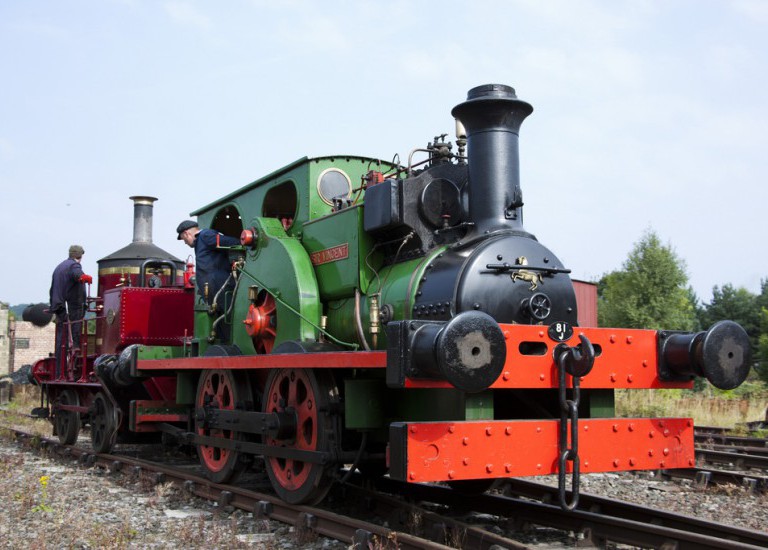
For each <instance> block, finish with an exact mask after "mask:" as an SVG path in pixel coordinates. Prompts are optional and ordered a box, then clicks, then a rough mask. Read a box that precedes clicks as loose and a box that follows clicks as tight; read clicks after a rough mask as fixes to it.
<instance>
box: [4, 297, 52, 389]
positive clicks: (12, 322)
mask: <svg viewBox="0 0 768 550" xmlns="http://www.w3.org/2000/svg"><path fill="white" fill-rule="evenodd" d="M55 340H56V325H54V324H53V323H49V324H48V325H46V326H44V327H37V326H35V325H33V324H32V323H28V322H27V321H22V320H20V319H11V318H10V311H9V308H8V304H5V303H3V302H0V377H2V376H5V375H8V374H10V373H12V372H16V371H18V370H19V369H20V368H21V367H23V366H24V365H34V363H35V361H37V360H38V359H42V358H43V357H48V355H49V354H51V353H53V349H54V347H55Z"/></svg>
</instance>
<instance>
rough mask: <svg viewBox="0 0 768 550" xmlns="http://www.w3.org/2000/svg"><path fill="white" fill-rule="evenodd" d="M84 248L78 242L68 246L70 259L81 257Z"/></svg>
mask: <svg viewBox="0 0 768 550" xmlns="http://www.w3.org/2000/svg"><path fill="white" fill-rule="evenodd" d="M83 254H85V250H83V247H82V246H80V245H79V244H73V245H72V246H70V247H69V257H70V258H72V259H77V258H82V257H83Z"/></svg>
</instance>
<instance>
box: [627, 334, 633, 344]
mask: <svg viewBox="0 0 768 550" xmlns="http://www.w3.org/2000/svg"><path fill="white" fill-rule="evenodd" d="M631 343H632V337H631V336H627V344H631Z"/></svg>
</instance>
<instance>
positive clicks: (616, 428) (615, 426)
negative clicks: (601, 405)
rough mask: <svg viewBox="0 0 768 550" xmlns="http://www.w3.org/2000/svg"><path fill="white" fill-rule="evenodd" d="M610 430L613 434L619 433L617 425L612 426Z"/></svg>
mask: <svg viewBox="0 0 768 550" xmlns="http://www.w3.org/2000/svg"><path fill="white" fill-rule="evenodd" d="M611 429H613V431H614V432H618V431H619V425H618V424H614V425H613V426H611Z"/></svg>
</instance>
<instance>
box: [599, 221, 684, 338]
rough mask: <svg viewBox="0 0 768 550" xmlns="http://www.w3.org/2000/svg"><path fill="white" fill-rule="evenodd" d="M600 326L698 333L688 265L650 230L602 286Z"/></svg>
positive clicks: (604, 279) (600, 285)
mask: <svg viewBox="0 0 768 550" xmlns="http://www.w3.org/2000/svg"><path fill="white" fill-rule="evenodd" d="M598 293H599V307H598V314H599V323H600V325H601V326H616V327H626V328H646V329H656V330H660V329H668V330H694V329H695V328H696V327H697V319H696V312H695V309H694V303H695V302H694V301H692V300H695V299H696V297H695V294H694V293H693V291H692V290H691V289H690V288H689V287H688V275H687V274H686V272H685V262H684V261H683V260H681V259H680V258H679V257H678V256H677V254H676V253H675V252H674V250H673V249H672V248H671V247H670V246H664V245H662V244H661V241H660V239H659V237H658V236H657V235H656V233H654V232H653V231H651V230H648V231H647V232H646V233H645V234H644V235H643V237H642V239H640V241H639V242H637V243H636V244H635V246H634V248H633V249H632V251H631V252H630V254H629V257H628V258H627V260H626V261H625V262H624V264H623V266H622V269H621V270H619V271H613V272H611V273H608V274H607V275H605V276H604V277H603V278H602V280H601V281H600V283H599V285H598Z"/></svg>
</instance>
